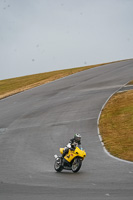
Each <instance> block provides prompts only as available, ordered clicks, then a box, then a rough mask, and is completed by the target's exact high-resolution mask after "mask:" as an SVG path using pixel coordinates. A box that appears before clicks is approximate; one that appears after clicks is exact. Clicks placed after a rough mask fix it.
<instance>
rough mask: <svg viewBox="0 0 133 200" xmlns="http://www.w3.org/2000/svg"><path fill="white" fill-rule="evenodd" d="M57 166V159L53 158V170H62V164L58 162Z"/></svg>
mask: <svg viewBox="0 0 133 200" xmlns="http://www.w3.org/2000/svg"><path fill="white" fill-rule="evenodd" d="M58 166H59V167H57V160H55V163H54V169H55V171H57V172H61V171H62V170H63V166H62V164H61V163H60V165H58Z"/></svg>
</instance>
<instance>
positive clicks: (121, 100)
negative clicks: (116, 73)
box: [0, 63, 133, 161]
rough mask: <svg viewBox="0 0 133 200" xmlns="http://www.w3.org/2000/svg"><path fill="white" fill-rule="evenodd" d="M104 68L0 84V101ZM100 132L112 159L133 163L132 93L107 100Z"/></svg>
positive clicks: (26, 78)
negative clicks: (34, 88)
mask: <svg viewBox="0 0 133 200" xmlns="http://www.w3.org/2000/svg"><path fill="white" fill-rule="evenodd" d="M104 64H108V63H104ZM104 64H98V65H91V66H85V67H78V68H72V69H64V70H58V71H53V72H46V73H41V74H33V75H28V76H23V77H17V78H12V79H6V80H1V81H0V99H2V98H5V97H7V96H10V95H13V94H16V93H19V92H22V91H24V90H27V89H30V88H33V87H36V86H39V85H42V84H45V83H48V82H51V81H54V80H56V79H59V78H62V77H65V76H68V75H71V74H74V73H77V72H80V71H83V70H87V69H90V68H93V67H98V66H101V65H104ZM130 84H133V81H131V82H130ZM99 129H100V133H101V136H102V139H103V142H104V144H105V147H106V148H107V150H108V151H109V152H110V153H111V154H112V155H114V156H116V157H119V158H121V159H125V160H130V161H133V90H131V91H127V92H123V93H119V94H115V95H114V96H113V97H112V98H111V99H110V100H109V102H108V103H107V104H106V107H105V108H104V110H103V111H102V114H101V117H100V121H99Z"/></svg>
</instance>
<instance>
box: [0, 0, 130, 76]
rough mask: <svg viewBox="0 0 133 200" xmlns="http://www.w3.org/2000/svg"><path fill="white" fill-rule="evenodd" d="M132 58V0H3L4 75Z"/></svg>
mask: <svg viewBox="0 0 133 200" xmlns="http://www.w3.org/2000/svg"><path fill="white" fill-rule="evenodd" d="M127 58H133V0H0V80H1V79H7V78H12V77H18V76H24V75H28V74H35V73H42V72H47V71H53V70H60V69H66V68H73V67H80V66H85V65H91V64H97V63H103V62H109V61H114V60H122V59H127Z"/></svg>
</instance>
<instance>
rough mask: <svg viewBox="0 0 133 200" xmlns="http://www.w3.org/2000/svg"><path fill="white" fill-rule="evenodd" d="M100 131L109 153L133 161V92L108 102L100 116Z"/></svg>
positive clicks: (115, 97) (117, 95) (116, 95)
mask: <svg viewBox="0 0 133 200" xmlns="http://www.w3.org/2000/svg"><path fill="white" fill-rule="evenodd" d="M132 82H133V81H132ZM132 82H130V84H131V83H132ZM99 130H100V134H101V136H102V139H103V143H104V145H105V147H106V149H107V150H108V152H110V153H111V154H112V155H114V156H116V157H118V158H121V159H124V160H128V161H133V90H129V91H126V92H122V93H117V94H115V95H114V96H113V97H112V98H111V99H110V100H109V101H108V103H107V104H106V106H105V108H104V109H103V111H102V114H101V116H100V121H99Z"/></svg>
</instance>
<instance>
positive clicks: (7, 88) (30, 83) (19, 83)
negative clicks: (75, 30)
mask: <svg viewBox="0 0 133 200" xmlns="http://www.w3.org/2000/svg"><path fill="white" fill-rule="evenodd" d="M104 64H106V63H104ZM104 64H97V65H91V66H85V67H78V68H72V69H64V70H58V71H52V72H46V73H41V74H33V75H28V76H23V77H17V78H11V79H6V80H1V81H0V99H2V98H5V97H7V96H10V95H13V94H16V93H19V92H22V91H24V90H27V89H30V88H33V87H36V86H39V85H42V84H45V83H48V82H51V81H54V80H56V79H59V78H63V77H65V76H69V75H71V74H74V73H77V72H80V71H84V70H87V69H90V68H93V67H98V66H101V65H104Z"/></svg>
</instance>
